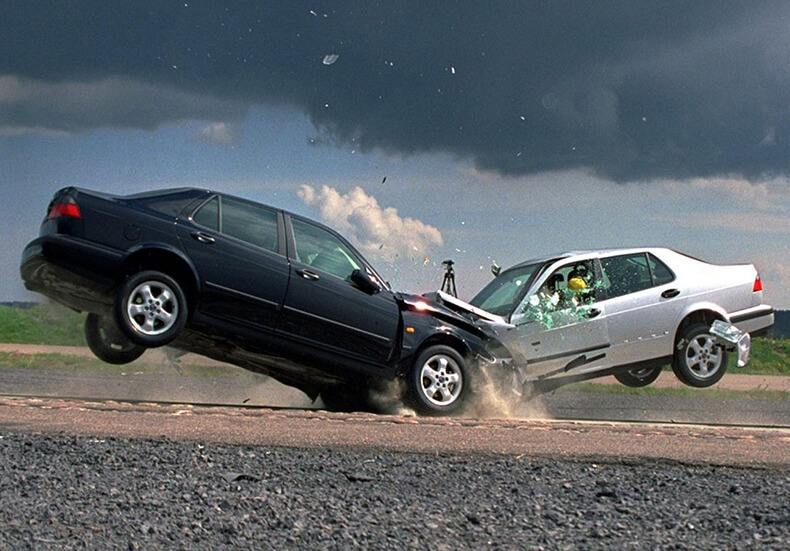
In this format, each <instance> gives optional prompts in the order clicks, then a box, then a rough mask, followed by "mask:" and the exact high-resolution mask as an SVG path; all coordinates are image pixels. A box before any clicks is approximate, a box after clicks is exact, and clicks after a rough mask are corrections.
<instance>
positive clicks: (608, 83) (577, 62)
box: [0, 0, 790, 309]
mask: <svg viewBox="0 0 790 551" xmlns="http://www.w3.org/2000/svg"><path fill="white" fill-rule="evenodd" d="M0 37H2V40H0V190H2V201H0V217H2V220H3V221H4V222H5V224H4V228H5V230H4V237H3V239H2V241H0V260H1V261H2V262H0V301H12V300H36V299H37V298H39V297H37V296H36V295H33V294H31V293H28V292H27V291H25V289H24V286H23V284H22V282H21V280H20V277H19V260H20V256H21V253H22V250H23V248H24V246H25V244H26V243H28V242H29V241H30V240H32V239H34V238H35V237H36V236H37V233H38V227H39V224H40V222H41V220H42V219H43V217H44V214H45V210H46V206H47V203H48V202H49V200H50V198H51V197H52V195H53V194H54V193H55V191H56V190H58V189H59V188H61V187H65V186H72V185H73V186H79V187H84V188H88V189H95V190H100V191H103V192H108V193H117V194H127V193H135V192H139V191H146V190H152V189H160V188H171V187H182V186H194V187H201V188H209V189H213V190H217V191H223V192H228V193H232V194H235V195H239V196H243V197H247V198H250V199H253V200H257V201H260V202H263V203H267V204H271V205H274V206H277V207H281V208H285V209H287V210H290V211H293V212H297V213H299V214H303V215H307V216H310V217H312V218H315V219H318V220H321V221H322V222H324V223H326V224H328V225H330V226H332V227H334V228H336V229H338V230H339V231H340V232H341V233H343V234H344V235H346V236H347V237H348V238H349V239H350V240H352V242H354V243H355V244H356V245H357V246H358V247H359V248H360V250H361V251H363V253H364V254H365V255H366V256H367V257H368V259H369V260H370V261H371V262H372V263H373V264H374V265H375V266H376V267H377V269H378V271H379V272H381V274H382V275H383V276H384V277H385V278H386V279H387V280H389V281H390V282H391V284H392V285H393V287H394V288H395V289H397V290H403V291H412V292H425V291H431V290H435V289H437V288H438V287H439V286H440V285H441V281H442V276H443V273H444V272H443V267H442V261H443V260H447V259H452V260H453V261H454V262H455V275H456V280H457V285H458V291H459V296H461V297H462V298H467V299H468V298H471V297H472V296H473V295H474V294H475V293H476V292H477V290H479V289H480V288H481V287H482V286H483V285H485V284H486V283H487V282H488V281H489V280H490V278H491V273H490V270H489V267H490V265H491V264H492V262H496V263H497V264H499V265H501V266H505V267H506V266H509V265H512V264H515V263H516V262H519V261H521V260H525V259H527V258H532V257H536V256H541V255H545V254H551V253H556V252H561V251H565V250H575V249H590V248H609V247H620V246H642V245H655V246H668V247H671V248H674V249H677V250H680V251H682V252H685V253H688V254H691V255H693V256H697V257H699V258H702V259H705V260H709V261H712V262H716V263H744V262H746V263H754V264H755V265H756V266H757V268H758V269H759V271H760V274H761V276H762V279H763V283H764V287H765V293H764V294H765V299H766V301H767V302H769V303H771V304H773V305H774V307H776V308H781V309H788V308H790V293H788V291H787V289H788V288H790V216H789V214H790V185H788V177H789V176H790V3H788V2H785V1H776V2H771V1H760V0H755V1H751V2H739V1H727V0H717V1H707V0H698V1H695V2H688V1H687V0H682V1H672V0H655V1H645V0H627V1H605V0H604V1H597V2H588V1H585V0H553V1H551V2H545V1H528V0H518V1H506V0H503V1H498V2H473V1H441V0H439V1H432V2H423V1H415V0H400V1H398V0H394V1H387V2H374V1H359V2H344V1H326V2H323V1H317V0H316V1H304V2H301V1H293V2H252V1H249V2H241V1H239V2H232V1H229V2H213V1H205V2H193V1H189V0H182V1H180V2H168V1H163V0H138V1H126V2H122V1H107V0H96V1H80V0H74V1H70V2H67V3H63V2H60V1H40V0H28V1H25V2H19V1H15V0H0Z"/></svg>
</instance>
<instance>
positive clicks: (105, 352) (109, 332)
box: [85, 314, 145, 365]
mask: <svg viewBox="0 0 790 551" xmlns="http://www.w3.org/2000/svg"><path fill="white" fill-rule="evenodd" d="M85 342H87V343H88V348H90V350H91V352H93V354H94V355H95V356H96V357H97V358H99V359H100V360H102V361H103V362H107V363H108V364H115V365H122V364H128V363H129V362H133V361H135V360H136V359H137V358H139V357H140V356H142V355H143V352H145V347H144V346H138V345H136V344H135V343H133V342H132V341H130V340H129V339H128V338H126V335H124V334H123V333H122V332H121V330H120V329H119V328H118V325H117V324H116V323H115V319H113V318H112V317H110V316H99V315H98V314H88V317H86V318H85Z"/></svg>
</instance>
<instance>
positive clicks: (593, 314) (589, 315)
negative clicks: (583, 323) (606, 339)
mask: <svg viewBox="0 0 790 551" xmlns="http://www.w3.org/2000/svg"><path fill="white" fill-rule="evenodd" d="M600 313H601V311H600V310H599V309H598V308H590V309H589V310H588V311H587V312H585V313H584V317H585V318H594V317H596V316H598V315H600Z"/></svg>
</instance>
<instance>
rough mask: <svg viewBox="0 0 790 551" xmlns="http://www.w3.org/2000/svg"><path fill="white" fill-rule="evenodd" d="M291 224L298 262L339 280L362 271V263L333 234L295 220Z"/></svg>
mask: <svg viewBox="0 0 790 551" xmlns="http://www.w3.org/2000/svg"><path fill="white" fill-rule="evenodd" d="M291 222H292V225H293V230H294V244H295V245H296V259H297V260H298V261H299V262H302V263H304V264H307V265H309V266H312V267H313V268H316V269H318V270H322V271H324V272H328V273H330V274H333V275H336V276H337V277H339V278H341V279H348V278H349V277H350V276H351V272H353V271H354V270H357V269H362V266H363V264H362V262H361V261H360V260H359V259H358V258H357V257H356V255H355V254H354V253H353V252H352V251H351V249H349V248H348V247H347V246H346V245H345V243H343V242H342V241H341V240H340V239H338V238H337V236H335V235H334V234H332V233H330V232H328V231H327V230H325V229H324V228H321V227H319V226H314V225H313V224H309V223H307V222H305V221H303V220H299V219H296V218H292V219H291Z"/></svg>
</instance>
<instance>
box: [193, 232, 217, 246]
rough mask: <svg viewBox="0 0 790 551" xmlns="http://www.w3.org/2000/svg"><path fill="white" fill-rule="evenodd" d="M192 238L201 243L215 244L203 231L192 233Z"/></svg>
mask: <svg viewBox="0 0 790 551" xmlns="http://www.w3.org/2000/svg"><path fill="white" fill-rule="evenodd" d="M192 237H193V238H194V239H195V240H197V241H200V242H201V243H214V238H213V237H211V236H210V235H209V234H207V233H203V232H202V231H195V232H192Z"/></svg>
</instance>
